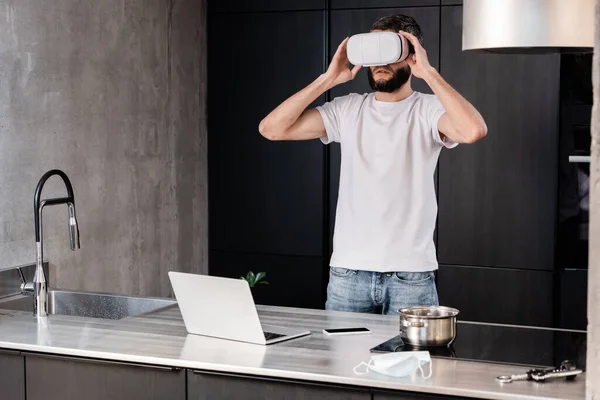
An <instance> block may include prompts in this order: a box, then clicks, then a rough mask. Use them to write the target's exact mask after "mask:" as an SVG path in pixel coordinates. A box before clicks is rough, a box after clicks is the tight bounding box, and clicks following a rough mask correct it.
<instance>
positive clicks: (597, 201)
mask: <svg viewBox="0 0 600 400" xmlns="http://www.w3.org/2000/svg"><path fill="white" fill-rule="evenodd" d="M593 81H594V107H593V109H592V149H591V150H592V162H591V164H590V188H591V190H590V259H589V275H588V329H587V331H588V340H587V346H588V348H587V371H586V374H587V379H586V385H587V386H586V397H587V398H588V399H590V400H592V399H594V400H597V399H600V378H599V377H600V1H597V2H596V39H595V44H594V61H593Z"/></svg>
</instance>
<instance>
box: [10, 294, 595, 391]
mask: <svg viewBox="0 0 600 400" xmlns="http://www.w3.org/2000/svg"><path fill="white" fill-rule="evenodd" d="M215 306H218V305H215ZM257 308H258V311H259V315H260V317H261V321H262V323H263V324H269V325H283V326H287V327H294V328H304V329H310V330H311V335H309V336H305V337H302V338H298V339H293V340H290V341H286V342H282V343H277V344H274V345H270V346H259V345H252V344H246V343H239V342H232V341H226V340H221V339H215V338H208V337H201V336H196V335H187V333H186V330H185V327H184V324H183V320H182V318H181V314H180V313H179V309H178V307H177V306H176V305H173V306H169V307H165V308H163V309H160V310H157V311H154V312H151V313H148V314H144V315H139V316H135V317H129V318H123V319H120V320H107V319H98V318H84V317H72V316H63V315H52V316H50V317H48V319H47V321H46V323H45V324H42V323H36V321H35V319H34V318H33V316H32V315H31V313H30V312H24V311H15V310H1V303H0V349H2V350H0V388H2V389H0V390H1V391H2V392H0V398H2V399H4V398H7V399H13V398H14V399H25V398H26V399H28V400H37V399H45V400H52V399H61V400H64V399H68V398H85V399H100V398H111V399H146V398H148V399H182V400H183V399H186V398H187V399H190V400H191V399H246V398H247V399H259V398H261V399H262V398H273V399H275V398H285V399H304V398H309V397H310V398H316V399H320V398H323V399H325V398H327V399H388V398H405V399H436V398H439V399H442V398H453V396H455V397H456V398H486V399H580V398H584V397H585V373H584V374H582V375H579V376H578V377H577V379H576V380H575V381H571V382H567V381H565V380H556V381H551V382H546V383H536V382H513V383H508V384H502V383H499V382H497V381H496V380H495V377H496V376H498V375H507V374H509V375H510V374H513V373H518V372H523V371H525V370H526V369H527V367H525V366H515V365H507V364H497V363H489V362H476V361H464V360H459V359H452V358H436V357H434V358H433V359H432V367H433V374H432V376H431V378H429V379H424V378H423V377H421V376H420V374H418V373H417V374H415V375H413V376H412V377H407V378H391V377H387V376H383V375H379V374H377V373H375V372H370V373H369V374H366V375H356V374H355V373H354V372H353V367H354V366H356V365H357V364H359V363H360V362H361V361H365V362H367V361H368V360H369V358H370V356H371V355H372V353H370V351H369V349H371V348H372V347H374V346H376V345H378V344H380V343H382V342H385V341H386V340H388V339H390V338H392V337H393V336H395V335H397V333H398V318H397V317H393V316H378V315H367V314H351V313H342V312H331V311H323V310H310V309H295V308H284V307H270V306H258V307H257ZM356 326H366V327H368V328H369V329H371V331H372V333H371V334H368V335H352V336H336V337H328V336H324V335H323V334H322V333H321V332H322V329H323V328H326V327H356ZM459 335H460V327H459ZM457 340H458V339H457ZM467 340H473V341H481V340H485V337H479V338H477V337H472V338H467ZM532 346H535V344H532ZM528 347H531V346H529V345H528ZM506 351H509V350H508V349H507V350H506ZM533 351H535V349H534V350H533ZM424 369H425V372H426V373H428V372H429V366H425V367H424ZM23 371H25V372H24V373H23ZM20 388H23V390H22V391H21V389H20ZM9 393H10V395H9Z"/></svg>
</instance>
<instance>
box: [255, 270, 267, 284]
mask: <svg viewBox="0 0 600 400" xmlns="http://www.w3.org/2000/svg"><path fill="white" fill-rule="evenodd" d="M265 276H267V273H266V272H259V273H258V274H256V282H258V281H260V280H261V279H262V278H264V277H265Z"/></svg>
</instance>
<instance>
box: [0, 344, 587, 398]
mask: <svg viewBox="0 0 600 400" xmlns="http://www.w3.org/2000/svg"><path fill="white" fill-rule="evenodd" d="M0 349H6V350H13V351H14V350H16V351H21V352H31V353H38V354H47V355H58V356H61V355H62V356H72V357H81V358H89V359H95V360H107V361H117V362H123V363H137V364H145V365H149V366H152V365H155V366H164V367H173V368H185V369H190V370H198V371H207V372H216V373H224V374H234V375H236V374H238V375H245V376H248V377H249V378H252V377H253V376H256V377H268V378H275V379H282V380H292V381H296V382H299V383H302V382H315V383H325V384H334V385H336V384H337V385H345V386H353V387H360V388H369V389H380V390H384V391H385V390H389V391H405V392H418V393H429V394H438V395H449V396H465V397H470V398H481V399H493V400H515V399H523V400H528V399H529V400H562V398H560V397H556V398H554V397H541V396H526V395H522V394H519V395H517V394H510V393H503V392H501V391H495V392H491V391H481V390H469V389H457V388H448V387H440V386H437V387H431V386H423V385H415V384H414V383H409V384H404V383H398V382H389V381H374V380H369V379H363V378H361V377H358V376H357V377H355V378H354V377H353V378H349V377H342V376H335V375H324V374H312V373H306V372H296V371H286V370H279V369H270V368H255V367H245V366H235V365H226V364H215V363H206V362H201V361H186V360H174V359H169V358H159V357H149V356H138V355H131V354H123V353H109V352H103V351H92V350H78V349H69V348H63V347H51V346H40V345H28V344H18V343H12V342H3V341H1V340H0ZM458 362H461V363H471V361H458ZM584 376H585V375H584Z"/></svg>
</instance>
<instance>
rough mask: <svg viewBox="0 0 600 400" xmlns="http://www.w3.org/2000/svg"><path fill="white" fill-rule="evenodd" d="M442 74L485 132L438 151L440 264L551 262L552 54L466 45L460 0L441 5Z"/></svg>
mask: <svg viewBox="0 0 600 400" xmlns="http://www.w3.org/2000/svg"><path fill="white" fill-rule="evenodd" d="M441 38H442V42H441V60H440V63H441V72H442V76H444V78H445V79H446V80H447V81H448V82H449V83H450V84H451V85H453V86H454V87H455V88H456V89H457V90H458V91H459V92H460V93H461V94H463V95H464V96H465V97H466V98H467V99H468V100H469V101H471V102H472V103H473V104H474V105H475V107H477V109H478V110H479V111H480V112H481V114H482V115H483V117H484V118H485V120H486V123H487V125H488V136H487V137H486V138H485V139H483V140H482V141H480V142H478V143H476V144H474V145H461V146H458V147H457V148H456V149H454V150H452V151H443V152H442V154H441V157H440V163H439V192H438V194H439V216H438V258H439V262H440V264H458V265H477V266H493V267H509V268H522V269H547V270H550V269H552V268H553V263H554V245H555V234H556V214H557V211H556V210H557V190H558V187H557V185H558V177H557V171H558V127H559V125H558V110H559V96H558V95H559V83H560V82H559V73H560V68H559V67H560V59H559V56H558V55H555V54H546V55H508V54H491V53H477V52H463V51H462V50H461V47H462V44H461V43H462V7H443V8H442V33H441Z"/></svg>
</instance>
